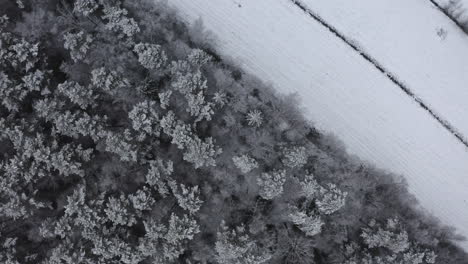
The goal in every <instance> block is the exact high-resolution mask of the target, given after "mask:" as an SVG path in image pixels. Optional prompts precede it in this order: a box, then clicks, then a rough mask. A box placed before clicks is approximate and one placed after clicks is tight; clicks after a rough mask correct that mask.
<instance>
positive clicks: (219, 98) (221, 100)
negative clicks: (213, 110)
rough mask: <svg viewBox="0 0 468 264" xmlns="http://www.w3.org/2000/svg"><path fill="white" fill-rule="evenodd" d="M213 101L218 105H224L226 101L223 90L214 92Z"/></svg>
mask: <svg viewBox="0 0 468 264" xmlns="http://www.w3.org/2000/svg"><path fill="white" fill-rule="evenodd" d="M213 101H214V102H215V103H216V104H218V105H220V106H224V105H225V104H226V103H227V99H226V94H225V93H223V92H216V93H214V95H213Z"/></svg>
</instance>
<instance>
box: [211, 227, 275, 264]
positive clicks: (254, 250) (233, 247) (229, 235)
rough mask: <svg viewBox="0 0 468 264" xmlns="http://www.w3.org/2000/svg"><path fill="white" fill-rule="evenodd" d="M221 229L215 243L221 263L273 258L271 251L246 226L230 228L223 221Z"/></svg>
mask: <svg viewBox="0 0 468 264" xmlns="http://www.w3.org/2000/svg"><path fill="white" fill-rule="evenodd" d="M220 229H221V230H220V231H219V232H218V234H217V240H216V244H215V250H216V261H217V262H218V263H219V264H261V263H267V262H268V261H269V260H270V259H271V257H272V255H271V253H270V252H269V251H268V250H267V249H265V248H262V247H260V246H259V245H258V244H257V243H256V242H255V240H253V239H252V238H251V237H250V236H249V235H248V232H247V230H246V229H245V227H244V226H238V227H236V228H235V229H233V230H229V228H228V227H227V226H226V224H225V222H224V221H223V222H222V223H221V227H220Z"/></svg>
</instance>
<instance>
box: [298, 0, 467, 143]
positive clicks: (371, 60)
mask: <svg viewBox="0 0 468 264" xmlns="http://www.w3.org/2000/svg"><path fill="white" fill-rule="evenodd" d="M289 1H291V2H292V3H293V4H294V5H295V6H297V7H298V8H300V9H301V10H302V11H304V12H305V13H306V14H308V15H309V16H310V17H312V18H313V19H314V20H315V21H317V22H318V23H319V24H321V25H322V26H324V27H325V28H327V29H328V30H329V31H330V32H331V33H333V34H334V35H335V36H336V37H337V38H339V39H341V40H342V41H343V42H344V43H346V44H347V45H348V46H350V47H351V48H352V49H353V50H355V51H356V52H357V53H359V55H361V57H363V58H364V59H365V60H366V61H368V62H369V63H371V64H372V65H374V66H375V68H376V69H378V70H379V71H380V72H381V73H383V74H384V75H385V76H387V77H388V78H389V79H390V80H391V81H392V82H393V83H394V84H395V85H397V86H398V87H399V88H400V89H401V90H402V91H403V92H404V93H405V94H406V95H408V96H410V97H411V98H413V100H414V101H416V102H417V103H418V104H419V105H420V106H421V107H422V108H423V109H424V110H426V111H427V112H428V113H429V114H430V115H431V116H432V117H433V118H434V119H436V120H437V121H438V122H439V123H440V124H441V125H442V126H443V127H444V128H445V129H447V130H448V131H449V132H450V133H451V134H452V135H453V136H455V137H456V138H457V139H458V140H459V141H460V142H461V143H462V144H463V145H465V147H467V148H468V141H467V140H466V139H465V138H464V137H463V136H462V134H460V133H459V132H458V131H457V130H456V129H455V128H454V127H453V126H452V125H451V124H450V123H449V122H448V121H447V120H444V119H443V118H442V117H441V116H439V115H438V114H437V113H436V112H435V111H434V110H432V109H431V108H430V107H429V105H427V104H426V103H424V101H423V100H422V99H421V98H420V97H418V96H417V95H416V94H415V93H414V92H413V91H411V89H409V88H408V87H407V86H406V85H405V84H403V83H402V82H401V81H400V80H398V79H397V78H396V77H395V76H394V75H393V74H391V73H390V72H389V71H388V70H387V69H385V67H384V66H383V65H382V64H380V63H379V62H378V61H377V60H376V59H375V58H373V57H372V56H371V55H369V54H367V53H365V52H364V51H362V50H361V49H360V48H359V47H358V46H357V45H356V44H354V43H353V42H352V41H350V40H348V39H347V38H346V37H345V36H344V35H343V34H342V33H340V32H339V31H338V30H337V29H336V28H335V27H333V26H332V25H330V24H328V23H327V22H326V21H325V20H324V19H322V18H321V17H320V16H319V15H317V14H315V13H314V12H312V11H311V10H310V9H309V8H307V7H306V6H305V5H304V4H302V3H301V2H300V1H299V0H289ZM430 1H432V0H430Z"/></svg>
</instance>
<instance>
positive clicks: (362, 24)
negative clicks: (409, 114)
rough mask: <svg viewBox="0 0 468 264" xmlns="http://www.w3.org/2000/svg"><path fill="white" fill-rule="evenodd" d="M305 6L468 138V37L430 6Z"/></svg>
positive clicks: (364, 2)
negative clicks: (467, 86) (467, 87)
mask: <svg viewBox="0 0 468 264" xmlns="http://www.w3.org/2000/svg"><path fill="white" fill-rule="evenodd" d="M299 2H301V3H302V4H304V5H305V6H306V7H307V8H308V9H309V10H310V11H311V12H313V13H317V14H320V17H321V18H322V19H324V20H325V21H326V22H327V23H328V24H330V25H331V26H333V27H335V28H337V30H338V31H339V32H340V33H342V34H343V35H344V36H345V38H346V39H349V40H352V42H353V43H355V45H356V46H358V47H359V49H360V50H362V51H363V52H364V53H365V54H369V56H371V57H372V58H374V59H375V60H376V61H377V62H378V64H379V65H381V66H382V67H383V68H385V69H387V70H388V71H389V72H390V73H391V75H392V76H394V77H395V78H396V79H397V80H399V81H400V82H402V83H404V84H405V86H406V88H407V89H408V90H409V91H411V92H412V93H413V94H414V95H415V97H416V98H419V100H418V101H421V102H422V103H423V104H424V105H425V106H426V107H427V108H428V109H430V110H432V113H433V114H434V117H435V118H437V119H439V120H440V121H442V122H445V123H446V124H447V128H448V129H449V130H452V131H454V132H455V133H457V132H458V134H459V135H460V134H461V137H462V138H464V139H465V140H466V139H467V138H468V118H467V116H468V104H467V103H466V102H467V101H468V89H466V85H467V84H468V75H467V74H466V72H468V36H467V35H466V34H465V33H464V32H462V31H461V30H460V29H459V28H457V27H456V25H455V24H454V23H453V22H452V21H450V20H449V19H448V18H447V17H446V16H445V15H444V14H443V13H442V12H440V11H439V10H437V9H436V8H435V7H434V6H432V4H431V3H430V2H428V1H427V0H417V1H405V0H379V1H375V0H361V1H351V2H350V1H347V0H329V1H321V0H299ZM415 14H417V15H415ZM464 143H465V144H466V141H464Z"/></svg>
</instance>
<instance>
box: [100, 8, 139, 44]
mask: <svg viewBox="0 0 468 264" xmlns="http://www.w3.org/2000/svg"><path fill="white" fill-rule="evenodd" d="M103 11H104V16H103V17H102V18H103V19H105V20H107V21H108V22H107V24H106V28H107V29H108V30H111V31H113V32H116V33H118V34H119V36H120V37H133V36H134V35H135V34H136V33H138V32H140V27H139V26H138V24H137V22H136V21H135V20H134V19H133V18H129V17H128V16H127V15H128V11H127V10H126V9H122V8H119V7H116V6H110V5H104V10H103Z"/></svg>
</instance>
